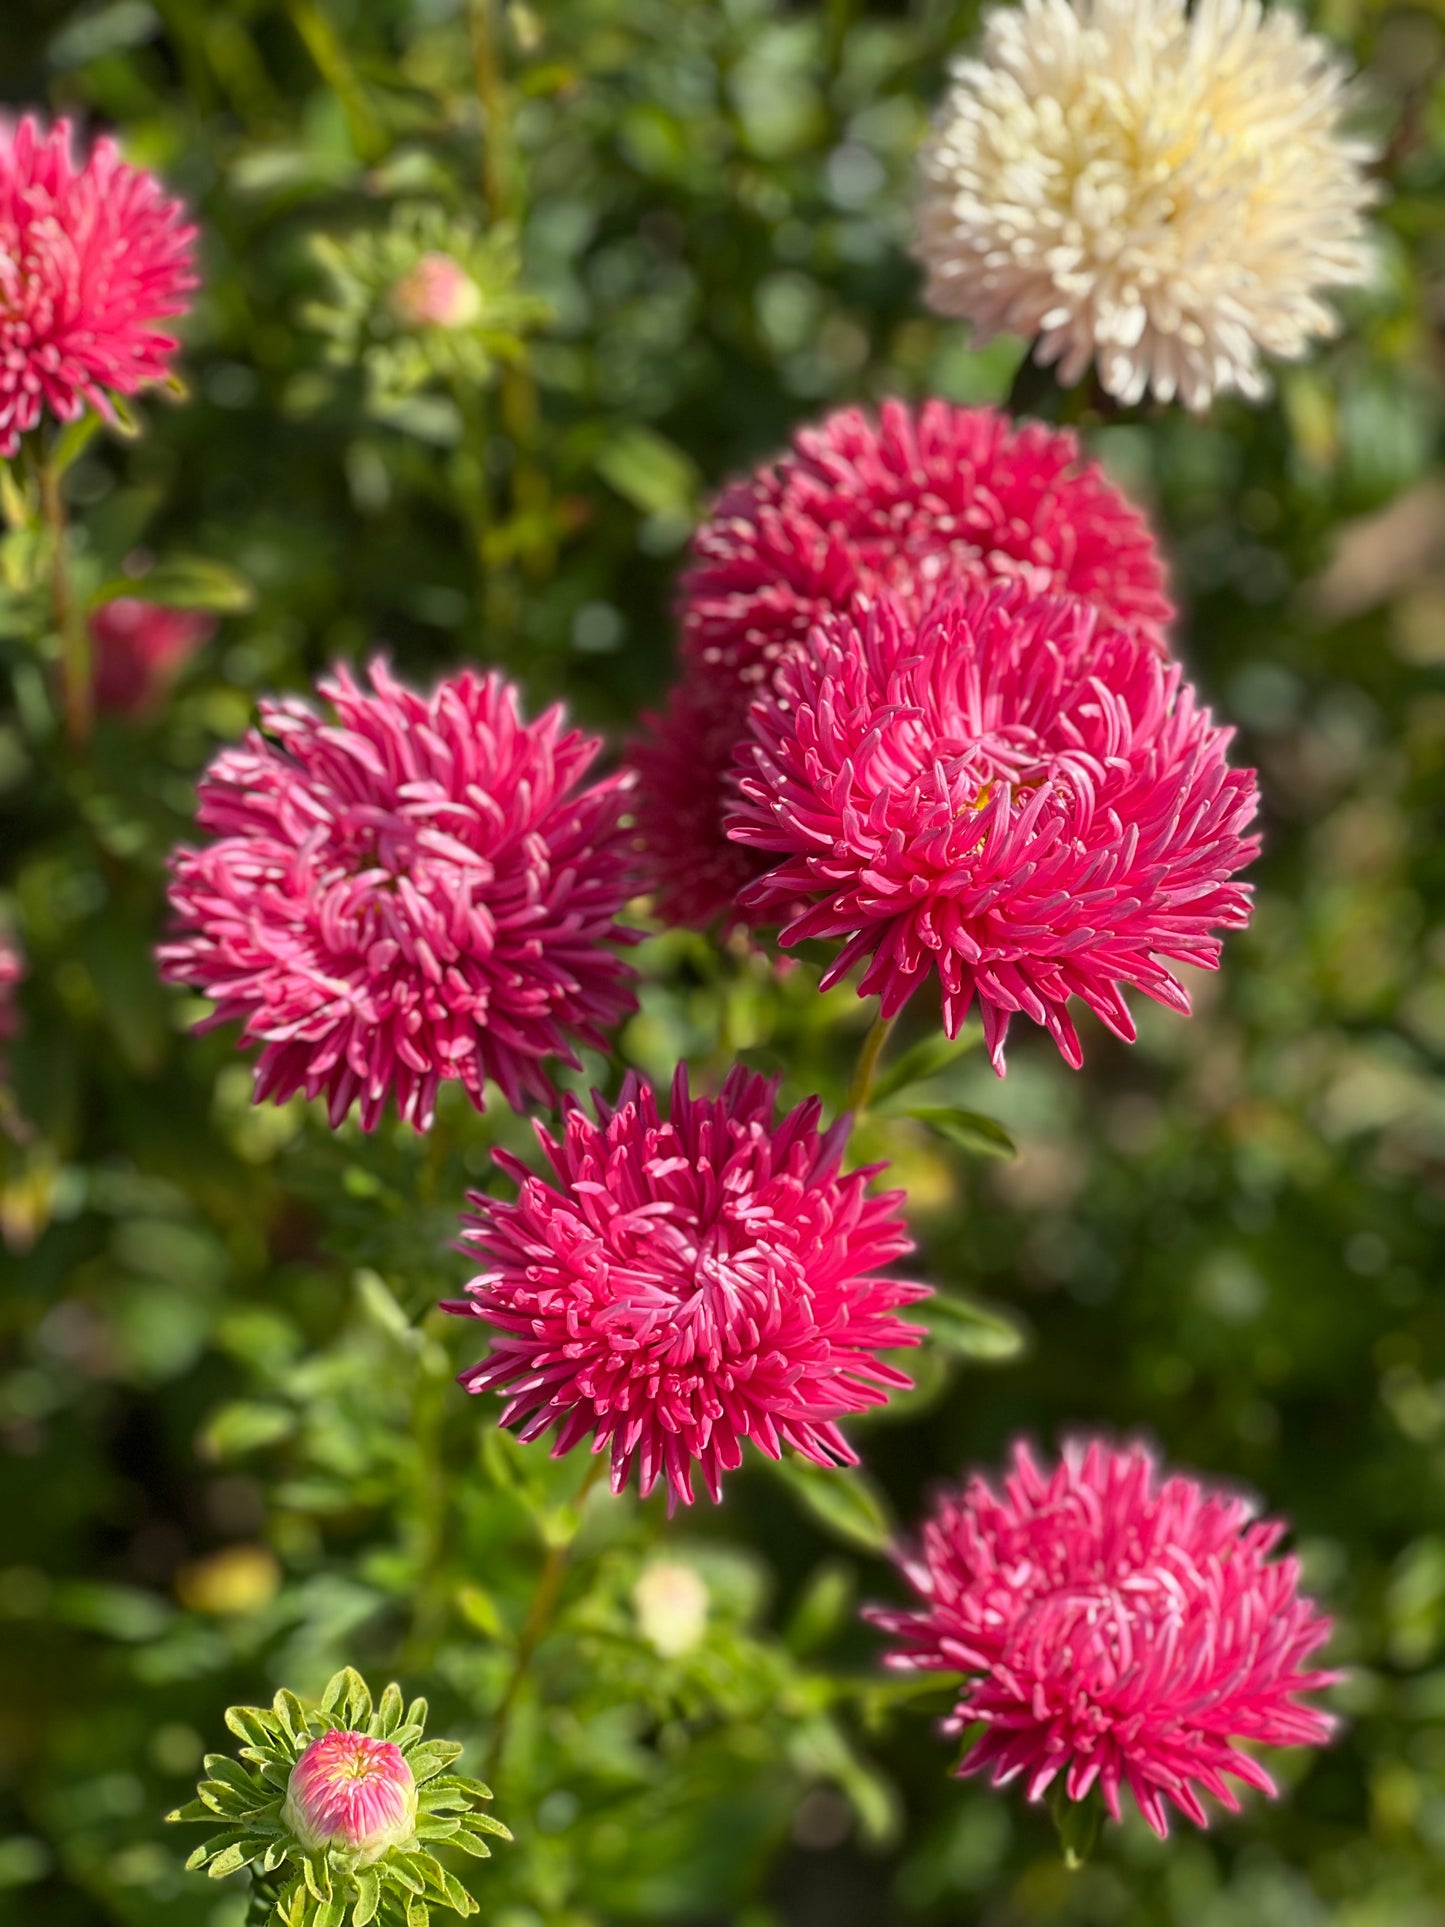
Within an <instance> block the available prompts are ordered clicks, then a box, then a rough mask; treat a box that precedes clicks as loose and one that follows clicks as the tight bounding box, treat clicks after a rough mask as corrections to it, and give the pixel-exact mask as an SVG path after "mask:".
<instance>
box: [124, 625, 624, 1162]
mask: <svg viewBox="0 0 1445 1927" xmlns="http://www.w3.org/2000/svg"><path fill="white" fill-rule="evenodd" d="M370 685H371V686H370V688H367V687H365V686H364V685H363V684H360V683H358V682H357V681H356V680H355V679H354V677H353V676H352V675H351V673H350V672H349V671H348V670H346V669H339V670H338V671H337V672H336V674H335V675H334V676H332V677H330V678H328V679H327V680H325V681H324V682H323V683H322V684H321V688H320V693H321V695H322V697H323V698H324V699H325V700H326V701H327V702H328V704H329V705H330V707H331V709H332V711H333V712H334V720H332V718H331V717H329V716H327V715H326V714H323V713H322V712H320V711H318V710H317V709H316V708H314V707H313V706H312V705H311V704H309V703H306V702H303V701H300V700H298V699H294V698H292V699H288V700H285V701H277V702H268V703H264V704H263V705H262V709H261V726H260V728H259V729H257V730H254V731H253V732H252V733H251V735H250V736H249V737H248V739H247V740H246V742H245V743H244V744H242V745H240V746H239V747H236V748H233V749H227V750H223V751H222V752H221V754H220V755H219V756H218V757H217V758H216V760H215V762H214V763H213V764H212V766H211V768H210V769H209V770H208V771H207V773H206V775H205V777H204V778H203V779H202V783H201V789H200V808H199V822H200V826H201V828H202V829H204V830H208V831H210V832H211V838H210V841H209V842H207V843H206V844H204V845H202V846H200V847H198V848H194V849H184V848H183V849H180V850H178V851H176V852H175V854H174V856H173V858H172V866H171V869H172V874H171V907H172V911H173V922H174V935H173V937H172V939H171V941H170V942H169V943H167V944H165V945H164V946H163V947H162V948H161V950H160V953H159V954H160V960H161V968H162V971H163V973H164V974H165V976H166V977H167V978H168V979H169V980H170V981H171V982H173V983H184V984H190V985H192V986H193V987H194V988H196V989H198V990H200V991H202V992H204V993H205V994H206V995H207V996H209V997H211V998H212V999H213V1001H214V1003H215V1006H216V1009H215V1014H214V1016H213V1017H212V1018H211V1019H210V1020H208V1021H209V1022H210V1023H217V1024H219V1023H226V1022H229V1021H231V1020H233V1019H237V1018H239V1019H240V1020H241V1021H242V1023H243V1025H244V1031H243V1041H244V1042H246V1043H248V1044H258V1045H259V1046H260V1061H259V1065H258V1069H257V1077H256V1096H257V1099H258V1101H259V1100H262V1099H266V1098H274V1099H276V1100H277V1101H278V1102H279V1101H283V1100H284V1099H286V1098H288V1097H290V1096H292V1095H293V1094H294V1093H295V1092H297V1091H304V1093H305V1094H306V1096H308V1097H312V1098H315V1097H319V1096H322V1095H324V1096H325V1098H326V1105H327V1113H328V1116H329V1117H330V1120H331V1122H332V1124H338V1123H339V1122H340V1121H341V1119H342V1118H343V1117H345V1116H346V1114H347V1113H348V1111H350V1110H351V1108H352V1106H353V1105H355V1106H356V1107H357V1109H358V1112H359V1115H360V1119H361V1123H362V1126H363V1128H364V1129H366V1130H371V1129H373V1128H374V1127H375V1125H376V1124H377V1122H378V1121H379V1119H380V1117H381V1115H382V1112H383V1110H384V1109H385V1107H386V1105H387V1104H388V1102H394V1103H395V1106H396V1109H397V1112H398V1114H399V1115H400V1116H401V1117H402V1118H403V1119H404V1120H405V1121H406V1122H407V1123H409V1124H412V1125H414V1126H415V1128H416V1129H417V1130H419V1131H425V1130H426V1129H428V1127H429V1126H430V1124H431V1121H432V1114H433V1110H434V1106H435V1102H436V1093H437V1089H438V1087H439V1086H440V1085H441V1084H442V1083H443V1082H456V1083H460V1084H461V1086H462V1088H463V1089H464V1090H465V1091H466V1093H467V1095H468V1097H469V1098H470V1099H471V1101H472V1103H473V1104H474V1105H475V1106H476V1107H477V1109H478V1110H480V1109H482V1108H483V1105H484V1102H485V1095H484V1086H485V1083H486V1080H487V1079H488V1078H491V1079H492V1080H494V1081H495V1082H496V1083H497V1084H498V1085H499V1086H500V1088H501V1090H502V1092H503V1094H504V1095H505V1097H506V1099H507V1101H508V1103H509V1104H511V1105H513V1106H514V1107H515V1108H518V1109H520V1108H521V1107H522V1106H523V1105H524V1104H525V1102H526V1101H527V1100H528V1099H529V1098H532V1099H540V1100H542V1101H544V1102H545V1101H550V1100H551V1098H552V1096H553V1091H554V1087H553V1084H552V1081H551V1078H550V1076H549V1074H548V1070H547V1063H548V1060H549V1059H554V1060H555V1059H560V1060H561V1061H562V1062H563V1063H568V1064H573V1065H576V1064H577V1063H578V1058H577V1055H576V1049H577V1046H578V1045H579V1044H587V1045H591V1046H594V1047H598V1048H605V1047H606V1032H607V1030H608V1029H609V1028H610V1026H611V1025H613V1024H615V1023H616V1022H617V1020H618V1019H619V1018H620V1017H622V1016H623V1015H625V1014H626V1013H627V1012H628V1011H630V1010H631V1009H632V1008H633V1002H634V1000H633V996H632V991H631V976H632V973H631V972H630V971H629V969H628V968H627V966H626V965H625V964H624V962H623V961H622V959H621V957H620V956H619V955H618V954H617V946H619V945H626V944H628V943H631V942H632V941H633V940H634V937H635V933H634V932H632V931H631V930H629V929H627V928H626V927H625V926H623V925H622V924H621V923H620V922H619V921H618V918H619V913H620V912H621V909H622V905H623V902H624V900H625V898H626V897H627V895H628V891H629V861H628V851H627V839H626V837H625V834H624V832H623V829H622V815H623V810H624V807H625V802H626V796H627V791H628V789H629V786H630V779H629V778H628V777H627V776H626V775H625V774H622V775H613V776H609V777H604V778H602V779H601V780H600V781H597V782H592V783H588V782H586V781H585V780H584V779H585V778H586V776H587V774H588V771H589V769H590V766H591V764H592V762H593V760H594V758H595V756H596V754H597V750H598V747H599V746H598V744H597V742H596V741H595V740H592V739H589V738H587V737H585V736H583V735H581V734H580V732H578V731H576V730H572V729H568V728H567V727H566V724H565V721H564V719H563V717H562V715H561V712H560V711H559V710H556V709H553V710H550V711H548V712H547V713H546V714H545V715H543V716H542V717H540V718H539V719H538V720H537V721H536V722H534V723H529V722H527V721H525V720H524V718H523V716H522V713H521V708H520V701H519V697H518V693H517V691H516V689H515V688H513V687H512V686H511V685H510V684H508V683H506V682H505V681H504V680H503V679H502V678H501V677H500V676H498V675H495V674H493V675H490V676H485V677H483V676H478V675H475V674H473V673H472V672H471V671H463V672H462V673H461V674H459V675H457V676H454V677H450V678H448V679H446V680H444V681H443V682H442V683H440V684H439V685H438V686H437V688H436V689H435V690H433V691H432V692H431V693H430V694H427V695H422V694H420V693H418V692H417V691H416V690H413V689H409V688H408V687H407V686H406V685H405V684H403V683H401V682H399V681H397V680H396V679H395V678H394V677H393V676H392V675H391V673H390V671H389V670H388V669H387V667H386V666H385V664H384V663H382V662H380V661H378V662H376V663H374V664H373V665H372V668H371V674H370Z"/></svg>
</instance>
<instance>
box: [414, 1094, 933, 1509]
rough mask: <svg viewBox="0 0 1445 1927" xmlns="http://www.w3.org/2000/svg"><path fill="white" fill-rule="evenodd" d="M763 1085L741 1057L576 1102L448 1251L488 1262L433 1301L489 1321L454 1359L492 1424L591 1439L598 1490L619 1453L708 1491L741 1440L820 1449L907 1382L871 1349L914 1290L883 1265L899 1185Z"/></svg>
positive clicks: (851, 1456) (650, 1476) (893, 1232)
mask: <svg viewBox="0 0 1445 1927" xmlns="http://www.w3.org/2000/svg"><path fill="white" fill-rule="evenodd" d="M776 1097H777V1087H776V1085H775V1084H773V1083H769V1081H768V1080H767V1079H766V1078H763V1077H760V1076H758V1075H757V1074H756V1073H755V1072H749V1071H746V1070H744V1069H742V1068H741V1067H739V1068H738V1069H736V1070H734V1071H733V1072H731V1074H730V1075H729V1076H728V1078H727V1079H726V1081H725V1082H724V1084H723V1087H722V1089H721V1091H720V1092H719V1093H718V1095H717V1096H716V1097H715V1098H705V1097H694V1096H693V1095H692V1093H691V1092H690V1090H689V1088H688V1077H687V1071H686V1068H685V1067H679V1069H678V1072H677V1075H676V1077H675V1079H674V1081H673V1087H672V1102H671V1108H670V1111H669V1113H668V1115H667V1116H666V1117H664V1116H663V1115H662V1111H661V1107H660V1105H659V1103H658V1099H657V1094H656V1093H655V1092H654V1091H653V1090H652V1089H651V1087H650V1086H648V1085H647V1084H646V1083H644V1082H643V1081H642V1080H641V1079H639V1078H637V1077H635V1076H629V1077H628V1078H627V1079H626V1081H625V1082H624V1084H623V1087H622V1090H621V1093H620V1094H619V1096H618V1099H617V1102H616V1103H615V1104H608V1103H606V1102H605V1101H604V1100H603V1099H602V1098H600V1097H597V1096H595V1095H594V1100H593V1104H594V1111H595V1115H594V1116H590V1117H589V1116H588V1114H587V1112H586V1110H585V1109H584V1108H583V1107H582V1105H580V1104H579V1103H577V1102H575V1101H574V1100H569V1101H568V1102H567V1104H566V1105H565V1106H564V1110H563V1119H562V1132H561V1135H560V1137H553V1136H552V1135H551V1134H550V1133H549V1132H547V1131H545V1130H543V1129H541V1128H540V1127H539V1128H538V1132H537V1135H538V1138H539V1141H540V1143H541V1145H542V1149H543V1150H544V1152H545V1153H546V1155H547V1159H548V1161H549V1163H550V1164H551V1166H552V1169H553V1172H554V1174H555V1177H556V1183H555V1184H550V1183H548V1182H546V1181H545V1180H544V1179H541V1178H538V1177H536V1176H534V1174H533V1173H532V1172H530V1171H529V1170H528V1169H527V1167H526V1166H525V1165H523V1164H521V1163H520V1162H519V1161H518V1160H516V1159H513V1158H512V1157H510V1156H509V1155H508V1154H507V1153H506V1152H498V1153H497V1154H496V1157H497V1162H498V1164H499V1166H500V1167H501V1169H502V1170H503V1171H505V1172H507V1173H508V1174H509V1175H511V1176H513V1177H515V1178H516V1179H517V1182H518V1184H519V1186H520V1190H519V1194H518V1197H517V1199H516V1201H515V1202H514V1203H510V1204H509V1203H505V1202H502V1201H500V1200H498V1199H495V1198H490V1197H486V1196H484V1195H482V1194H480V1193H477V1194H474V1195H473V1197H472V1199H471V1204H472V1215H471V1216H470V1217H469V1219H468V1221H467V1227H466V1230H465V1232H464V1234H463V1248H464V1249H465V1250H466V1251H468V1252H469V1253H475V1254H476V1255H478V1256H480V1257H482V1258H483V1259H484V1260H485V1261H486V1265H487V1269H486V1270H485V1271H483V1272H481V1273H480V1274H479V1275H478V1276H477V1277H476V1278H474V1279H473V1280H472V1282H471V1283H470V1285H469V1286H468V1287H467V1290H468V1294H469V1295H468V1297H466V1298H465V1299H460V1300H456V1301H453V1302H451V1303H449V1304H448V1305H447V1306H446V1310H448V1311H451V1312H455V1313H457V1314H458V1315H459V1316H463V1317H474V1318H480V1319H482V1320H483V1321H484V1322H485V1323H486V1324H488V1325H489V1326H491V1327H492V1330H493V1333H494V1337H493V1342H492V1348H491V1350H490V1352H489V1353H488V1355H487V1357H486V1358H485V1359H483V1361H482V1362H481V1364H479V1365H476V1366H474V1367H473V1368H472V1369H471V1370H470V1371H467V1372H464V1373H463V1374H462V1384H463V1385H464V1386H465V1387H466V1389H467V1390H468V1391H470V1392H484V1391H499V1392H502V1393H504V1394H505V1395H506V1397H507V1404H506V1406H505V1407H504V1409H503V1412H502V1423H503V1424H504V1425H508V1424H513V1425H516V1426H517V1427H518V1428H519V1436H520V1437H521V1438H523V1439H534V1438H537V1437H539V1436H540V1435H541V1434H542V1433H544V1432H546V1431H549V1430H551V1429H552V1428H554V1427H555V1428H556V1438H555V1442H554V1445H553V1451H554V1453H555V1454H558V1455H560V1454H562V1453H564V1452H567V1451H569V1450H570V1449H571V1448H572V1447H573V1446H575V1445H577V1444H579V1443H580V1442H581V1441H582V1440H583V1439H585V1438H588V1437H589V1436H590V1438H591V1439H592V1450H593V1451H594V1452H603V1451H607V1452H609V1453H610V1456H611V1476H612V1489H613V1491H614V1492H620V1491H621V1490H622V1488H623V1487H624V1486H625V1485H626V1483H627V1481H628V1478H629V1477H630V1475H631V1473H632V1470H633V1468H634V1466H635V1467H636V1469H637V1477H638V1484H639V1487H640V1489H641V1491H642V1494H643V1496H644V1497H645V1496H646V1495H647V1494H648V1493H649V1492H650V1491H651V1490H652V1488H653V1486H654V1485H655V1484H656V1483H657V1482H658V1480H659V1479H662V1480H664V1481H665V1482H666V1485H667V1489H668V1494H669V1503H670V1504H671V1503H675V1502H677V1501H679V1500H680V1501H681V1502H682V1503H683V1504H685V1505H690V1504H691V1503H692V1500H693V1474H694V1471H695V1470H696V1471H697V1472H699V1473H700V1474H701V1476H702V1479H703V1482H704V1484H705V1486H706V1488H707V1491H708V1493H709V1495H710V1496H711V1497H712V1498H713V1499H714V1500H716V1499H718V1498H720V1497H721V1495H722V1479H723V1474H724V1473H726V1472H732V1471H735V1470H736V1469H737V1467H738V1466H739V1465H740V1464H741V1463H742V1456H743V1444H744V1441H746V1440H749V1439H750V1440H751V1441H752V1442H753V1443H754V1444H755V1445H756V1446H757V1447H758V1448H759V1449H760V1450H761V1451H762V1452H764V1453H766V1454H767V1455H768V1456H769V1457H770V1458H774V1459H776V1458H777V1457H778V1456H779V1455H780V1453H781V1452H782V1450H783V1448H784V1447H785V1446H789V1447H791V1448H792V1449H793V1450H794V1451H796V1452H797V1453H799V1454H800V1455H801V1456H802V1457H803V1458H805V1459H808V1460H811V1461H812V1462H813V1463H815V1464H817V1465H824V1466H834V1465H852V1464H856V1463H857V1454H856V1453H855V1452H854V1450H853V1448H852V1447H851V1446H850V1445H849V1444H848V1442H847V1440H846V1439H845V1438H844V1437H843V1434H842V1433H841V1432H840V1431H839V1429H838V1425H837V1421H838V1419H840V1418H843V1417H845V1416H846V1415H847V1414H849V1413H853V1412H861V1411H866V1410H868V1408H869V1407H870V1406H877V1405H881V1404H883V1403H884V1401H885V1400H886V1399H887V1397H888V1395H889V1393H890V1392H891V1391H896V1390H903V1389H906V1388H907V1387H908V1385H909V1382H910V1381H909V1379H908V1378H907V1376H906V1375H905V1374H904V1373H903V1372H901V1371H900V1370H899V1369H898V1368H897V1366H896V1365H894V1364H892V1363H891V1362H890V1361H889V1359H888V1358H887V1357H886V1356H885V1354H887V1353H888V1352H891V1351H895V1350H897V1349H899V1348H901V1347H905V1346H909V1345H915V1344H917V1343H918V1341H919V1339H920V1338H921V1336H922V1333H921V1331H920V1329H919V1327H918V1326H916V1325H914V1324H911V1323H909V1322H908V1321H907V1320H906V1319H904V1318H901V1317H900V1316H899V1315H898V1313H899V1311H900V1309H901V1308H902V1307H903V1306H905V1305H908V1304H911V1303H913V1302H915V1301H916V1300H918V1299H919V1298H922V1297H924V1296H925V1295H926V1292H927V1288H926V1287H925V1286H923V1285H920V1284H916V1283H914V1282H912V1281H908V1280H903V1279H898V1278H894V1277H891V1276H889V1275H887V1273H886V1272H885V1270H884V1267H886V1266H888V1265H890V1264H892V1263H893V1262H894V1261H895V1260H896V1259H898V1258H900V1257H902V1256H904V1254H906V1253H907V1252H908V1251H910V1250H911V1249H912V1241H911V1240H910V1238H909V1237H908V1234H907V1232H906V1230H905V1229H904V1226H903V1223H902V1220H901V1219H900V1218H899V1216H898V1207H899V1205H900V1204H901V1203H902V1197H901V1194H900V1193H898V1192H884V1193H879V1194H876V1195H870V1193H869V1191H868V1180H869V1179H870V1178H871V1177H873V1176H876V1175H877V1171H876V1170H872V1171H869V1170H864V1171H853V1172H848V1173H844V1172H843V1171H842V1169H841V1168H840V1167H841V1164H842V1159H843V1152H844V1148H845V1144H846V1138H847V1122H846V1120H843V1121H841V1122H840V1123H838V1124H835V1125H833V1126H832V1127H831V1128H830V1129H827V1130H820V1128H819V1122H820V1113H821V1109H822V1106H821V1104H820V1103H819V1101H818V1100H817V1099H816V1098H814V1099H812V1100H810V1101H809V1102H808V1103H806V1104H802V1105H799V1106H798V1107H797V1109H795V1110H793V1111H790V1112H788V1113H787V1115H786V1116H784V1117H778V1116H777V1115H776Z"/></svg>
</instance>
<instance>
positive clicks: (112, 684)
mask: <svg viewBox="0 0 1445 1927" xmlns="http://www.w3.org/2000/svg"><path fill="white" fill-rule="evenodd" d="M215 633H216V623H215V618H214V617H213V616H208V615H201V614H199V613H198V612H197V611H196V610H194V609H167V608H163V607H162V606H161V605H160V604H159V603H158V602H146V601H145V600H144V599H143V598H141V597H140V596H117V597H116V598H115V600H114V601H113V602H106V603H103V604H102V605H101V607H100V608H99V609H97V610H96V612H95V614H94V615H93V616H92V617H91V618H90V640H91V645H92V648H93V650H94V654H95V701H96V707H97V708H98V709H104V710H107V711H109V712H110V713H111V714H112V715H115V716H123V717H126V718H129V719H131V720H139V719H144V718H145V717H147V716H150V715H153V714H154V713H155V711H156V710H157V709H158V708H159V707H160V705H161V703H162V701H163V700H164V698H165V695H166V692H167V690H168V689H169V688H170V686H171V684H172V683H173V682H174V681H175V679H176V677H177V676H178V675H179V674H180V673H181V671H182V669H184V668H185V666H186V663H187V662H188V661H189V660H190V658H191V657H192V656H193V655H194V654H195V653H196V651H197V650H198V649H200V648H201V647H202V646H203V645H204V644H205V643H207V642H209V641H210V639H211V637H212V636H213V635H214V634H215Z"/></svg>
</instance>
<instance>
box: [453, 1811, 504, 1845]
mask: <svg viewBox="0 0 1445 1927" xmlns="http://www.w3.org/2000/svg"><path fill="white" fill-rule="evenodd" d="M462 1826H463V1827H464V1828H465V1829H466V1831H467V1832H468V1833H490V1834H494V1835H495V1836H496V1838H497V1839H498V1840H510V1839H511V1837H512V1832H511V1828H510V1827H504V1826H503V1825H502V1823H501V1821H500V1820H494V1819H493V1818H492V1816H491V1814H490V1813H468V1814H466V1815H464V1816H463V1819H462Z"/></svg>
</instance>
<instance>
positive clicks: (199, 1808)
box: [166, 1800, 216, 1824]
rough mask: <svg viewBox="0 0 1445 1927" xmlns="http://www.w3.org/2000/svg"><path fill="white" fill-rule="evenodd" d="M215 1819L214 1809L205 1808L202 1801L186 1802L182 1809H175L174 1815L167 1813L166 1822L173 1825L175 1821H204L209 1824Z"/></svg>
mask: <svg viewBox="0 0 1445 1927" xmlns="http://www.w3.org/2000/svg"><path fill="white" fill-rule="evenodd" d="M215 1817H216V1809H215V1808H214V1807H210V1806H207V1805H206V1803H205V1801H204V1800H188V1801H187V1802H186V1804H185V1805H184V1806H183V1807H177V1808H176V1809H175V1811H174V1813H168V1814H167V1815H166V1821H167V1823H168V1824H173V1823H175V1822H176V1821H186V1820H204V1821H206V1822H207V1823H208V1824H209V1822H210V1821H212V1820H214V1819H215Z"/></svg>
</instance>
